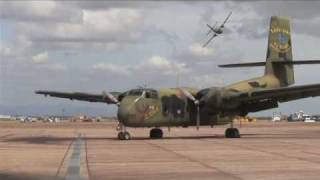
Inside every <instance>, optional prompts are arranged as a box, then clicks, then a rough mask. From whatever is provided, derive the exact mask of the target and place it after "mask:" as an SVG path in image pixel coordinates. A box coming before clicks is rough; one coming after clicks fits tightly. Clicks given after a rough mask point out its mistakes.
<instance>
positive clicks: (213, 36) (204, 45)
mask: <svg viewBox="0 0 320 180" xmlns="http://www.w3.org/2000/svg"><path fill="white" fill-rule="evenodd" d="M216 36H217V34H216V33H215V34H213V35H212V36H211V37H210V38H209V39H208V41H207V42H206V43H204V44H203V45H202V47H206V46H207V45H208V44H209V43H210V41H211V40H212V39H213V38H215V37H216Z"/></svg>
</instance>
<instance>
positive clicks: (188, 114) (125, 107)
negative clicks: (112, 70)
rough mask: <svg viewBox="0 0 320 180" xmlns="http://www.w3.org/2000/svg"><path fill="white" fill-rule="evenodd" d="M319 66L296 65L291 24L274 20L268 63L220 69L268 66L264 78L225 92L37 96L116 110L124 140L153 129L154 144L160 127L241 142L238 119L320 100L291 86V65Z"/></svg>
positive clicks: (313, 89)
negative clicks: (133, 131) (217, 132)
mask: <svg viewBox="0 0 320 180" xmlns="http://www.w3.org/2000/svg"><path fill="white" fill-rule="evenodd" d="M296 64H320V61H319V60H304V61H293V59H292V45H291V35H290V24H289V20H288V19H286V18H284V17H271V21H270V30H269V42H268V50H267V58H266V61H265V62H251V63H242V64H227V65H221V66H220V67H253V66H265V73H264V75H263V76H261V77H257V78H253V79H249V80H245V81H241V82H237V83H235V84H231V85H228V86H224V87H209V88H206V89H201V90H197V89H194V88H168V89H160V90H155V89H151V88H150V89H149V88H140V89H132V90H128V91H126V92H110V93H107V92H103V93H102V94H88V93H79V92H73V93H66V92H54V91H36V92H35V93H36V94H43V95H45V96H47V95H49V96H53V97H59V98H67V99H71V100H73V99H75V100H81V101H89V102H102V103H107V104H116V105H117V106H118V114H117V115H118V120H119V127H120V128H119V131H120V132H119V133H118V138H119V139H120V140H128V139H130V138H131V137H130V134H129V133H128V132H127V131H126V128H125V127H126V126H128V127H154V128H153V129H151V131H150V138H162V136H163V132H162V130H161V129H160V127H170V126H183V127H188V126H196V127H197V129H198V128H199V126H201V125H211V126H213V125H220V124H228V123H230V124H231V127H230V128H227V129H226V131H225V136H226V137H227V138H238V137H240V134H239V131H238V129H237V128H234V127H233V126H232V122H233V118H234V117H235V116H245V115H247V114H248V113H250V112H257V111H261V110H266V109H270V108H275V107H278V103H282V102H287V101H292V100H296V99H300V98H307V97H314V96H319V95H320V84H312V85H300V86H289V85H292V84H293V83H294V72H293V65H296Z"/></svg>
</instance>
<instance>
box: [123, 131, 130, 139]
mask: <svg viewBox="0 0 320 180" xmlns="http://www.w3.org/2000/svg"><path fill="white" fill-rule="evenodd" d="M130 139H131V136H130V134H129V133H128V132H124V133H123V140H130Z"/></svg>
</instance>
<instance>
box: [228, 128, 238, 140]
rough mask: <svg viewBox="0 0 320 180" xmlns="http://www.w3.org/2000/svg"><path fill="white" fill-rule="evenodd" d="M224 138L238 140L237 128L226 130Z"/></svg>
mask: <svg viewBox="0 0 320 180" xmlns="http://www.w3.org/2000/svg"><path fill="white" fill-rule="evenodd" d="M225 136H226V138H240V133H239V130H238V129H237V128H232V127H231V128H228V129H226V132H225Z"/></svg>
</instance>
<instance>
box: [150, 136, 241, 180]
mask: <svg viewBox="0 0 320 180" xmlns="http://www.w3.org/2000/svg"><path fill="white" fill-rule="evenodd" d="M144 142H145V143H146V144H149V145H151V146H153V147H156V148H158V149H161V150H163V151H167V152H170V153H173V154H175V155H176V156H178V157H180V158H183V159H186V160H188V161H190V162H194V163H198V164H200V165H201V166H203V167H205V168H208V169H213V170H215V171H217V172H219V173H221V174H224V175H225V176H229V177H231V178H234V179H238V180H242V178H241V177H238V176H236V175H234V174H231V173H227V172H225V171H223V170H221V169H219V168H217V167H214V166H210V165H208V164H206V163H203V162H202V161H199V160H197V159H194V158H191V157H189V156H185V155H183V154H180V153H178V152H176V151H174V150H171V149H168V148H165V147H162V146H160V145H158V144H154V143H151V142H147V141H144Z"/></svg>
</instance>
